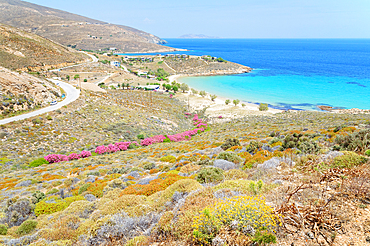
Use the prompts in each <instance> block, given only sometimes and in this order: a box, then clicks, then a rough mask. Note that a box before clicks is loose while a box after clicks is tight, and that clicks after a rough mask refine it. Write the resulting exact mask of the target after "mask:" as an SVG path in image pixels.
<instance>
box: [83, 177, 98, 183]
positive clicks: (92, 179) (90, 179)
mask: <svg viewBox="0 0 370 246" xmlns="http://www.w3.org/2000/svg"><path fill="white" fill-rule="evenodd" d="M95 180H96V176H94V175H89V176H88V177H87V179H86V180H85V183H94V182H95Z"/></svg>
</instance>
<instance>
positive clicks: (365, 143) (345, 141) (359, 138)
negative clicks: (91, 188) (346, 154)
mask: <svg viewBox="0 0 370 246" xmlns="http://www.w3.org/2000/svg"><path fill="white" fill-rule="evenodd" d="M335 143H336V144H338V145H339V146H340V147H341V150H349V151H360V152H362V151H364V150H366V149H369V148H370V130H369V129H366V130H361V131H359V132H354V133H352V134H349V135H347V136H342V135H337V137H336V139H335Z"/></svg>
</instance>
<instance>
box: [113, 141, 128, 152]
mask: <svg viewBox="0 0 370 246" xmlns="http://www.w3.org/2000/svg"><path fill="white" fill-rule="evenodd" d="M130 144H131V142H117V143H115V145H116V146H117V147H118V148H119V149H120V150H127V149H128V146H130Z"/></svg>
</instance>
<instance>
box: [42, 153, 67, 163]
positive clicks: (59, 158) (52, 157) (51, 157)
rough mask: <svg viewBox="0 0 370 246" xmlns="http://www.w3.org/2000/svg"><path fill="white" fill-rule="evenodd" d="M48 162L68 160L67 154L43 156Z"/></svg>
mask: <svg viewBox="0 0 370 246" xmlns="http://www.w3.org/2000/svg"><path fill="white" fill-rule="evenodd" d="M44 158H45V160H47V161H48V162H49V163H56V162H61V161H68V156H66V155H58V154H51V155H47V156H45V157H44Z"/></svg>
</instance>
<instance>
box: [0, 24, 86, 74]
mask: <svg viewBox="0 0 370 246" xmlns="http://www.w3.org/2000/svg"><path fill="white" fill-rule="evenodd" d="M85 59H88V57H87V56H86V55H84V54H81V53H79V52H77V51H75V50H73V49H70V48H67V47H64V46H62V45H60V44H57V43H54V42H52V41H50V40H47V39H45V38H42V37H40V36H38V35H35V34H32V33H28V32H25V31H21V30H19V29H17V28H14V27H10V26H7V25H3V24H0V66H3V67H6V68H9V69H17V70H19V69H20V70H27V68H30V69H31V68H35V67H43V68H45V69H48V68H51V67H55V66H56V65H58V64H59V65H61V66H63V65H67V64H68V63H76V62H80V61H83V60H85Z"/></svg>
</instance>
